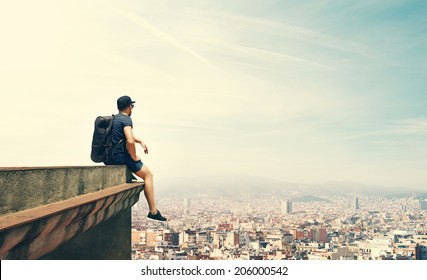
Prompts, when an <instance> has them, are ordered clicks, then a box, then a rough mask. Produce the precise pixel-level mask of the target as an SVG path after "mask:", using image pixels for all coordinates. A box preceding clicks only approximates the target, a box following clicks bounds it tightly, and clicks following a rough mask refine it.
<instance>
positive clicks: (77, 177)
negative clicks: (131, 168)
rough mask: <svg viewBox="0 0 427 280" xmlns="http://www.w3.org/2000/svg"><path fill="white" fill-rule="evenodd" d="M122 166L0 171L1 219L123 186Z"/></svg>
mask: <svg viewBox="0 0 427 280" xmlns="http://www.w3.org/2000/svg"><path fill="white" fill-rule="evenodd" d="M126 176H127V169H126V167H125V166H119V165H112V166H71V167H12V168H0V215H4V214H9V213H13V212H18V211H22V210H25V209H30V208H34V207H38V206H41V205H46V204H50V203H53V202H57V201H61V200H65V199H69V198H72V197H75V196H78V195H82V194H87V193H91V192H96V191H99V190H103V189H105V188H108V187H111V186H117V185H120V184H124V183H126Z"/></svg>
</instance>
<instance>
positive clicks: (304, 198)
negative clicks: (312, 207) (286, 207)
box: [292, 195, 330, 202]
mask: <svg viewBox="0 0 427 280" xmlns="http://www.w3.org/2000/svg"><path fill="white" fill-rule="evenodd" d="M292 201H294V202H312V201H319V202H320V201H323V202H330V201H329V200H327V199H324V198H321V197H318V196H314V195H302V196H299V197H295V198H292Z"/></svg>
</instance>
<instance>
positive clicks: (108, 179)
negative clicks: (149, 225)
mask: <svg viewBox="0 0 427 280" xmlns="http://www.w3.org/2000/svg"><path fill="white" fill-rule="evenodd" d="M130 175H131V173H130V172H129V171H128V170H127V168H126V167H125V166H123V165H113V166H101V165H99V166H71V167H9V168H0V259H40V258H43V257H45V258H47V259H50V258H53V259H55V258H56V259H69V258H75V259H130V258H131V248H130V246H131V244H130V243H131V241H130V239H131V237H130V231H131V229H130V226H131V223H130V221H131V207H132V205H133V204H135V203H136V202H137V201H138V200H139V196H140V193H141V191H142V190H143V189H144V183H143V182H137V183H127V182H130V180H129V178H130ZM110 245H111V246H110Z"/></svg>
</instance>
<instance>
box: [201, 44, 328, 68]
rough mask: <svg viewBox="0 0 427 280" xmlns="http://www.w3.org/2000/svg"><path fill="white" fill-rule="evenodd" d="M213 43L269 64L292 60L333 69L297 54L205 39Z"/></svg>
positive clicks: (234, 52)
mask: <svg viewBox="0 0 427 280" xmlns="http://www.w3.org/2000/svg"><path fill="white" fill-rule="evenodd" d="M207 42H208V43H211V44H213V45H216V46H219V47H221V48H224V49H227V50H230V51H232V52H233V54H235V55H240V56H244V57H245V58H252V59H260V60H264V61H267V62H269V63H270V64H277V63H278V62H285V61H286V62H294V63H298V64H304V65H305V66H311V67H316V68H322V69H327V70H333V69H334V68H333V67H330V66H327V65H325V64H322V63H319V62H316V61H313V60H309V59H305V58H302V57H299V56H294V55H287V54H282V53H278V52H273V51H268V50H264V49H260V48H255V47H247V46H242V45H238V44H233V43H229V42H225V41H222V42H220V41H213V40H210V41H207Z"/></svg>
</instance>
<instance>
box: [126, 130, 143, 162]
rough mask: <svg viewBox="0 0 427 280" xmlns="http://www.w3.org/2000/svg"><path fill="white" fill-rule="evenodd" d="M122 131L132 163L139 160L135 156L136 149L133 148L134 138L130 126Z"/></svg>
mask: <svg viewBox="0 0 427 280" xmlns="http://www.w3.org/2000/svg"><path fill="white" fill-rule="evenodd" d="M123 131H124V133H125V137H126V147H127V149H128V152H129V154H130V157H131V158H132V159H133V160H134V161H138V160H140V158H139V156H138V155H137V154H136V148H135V143H136V141H135V137H134V136H133V132H132V127H131V126H125V127H124V128H123Z"/></svg>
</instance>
